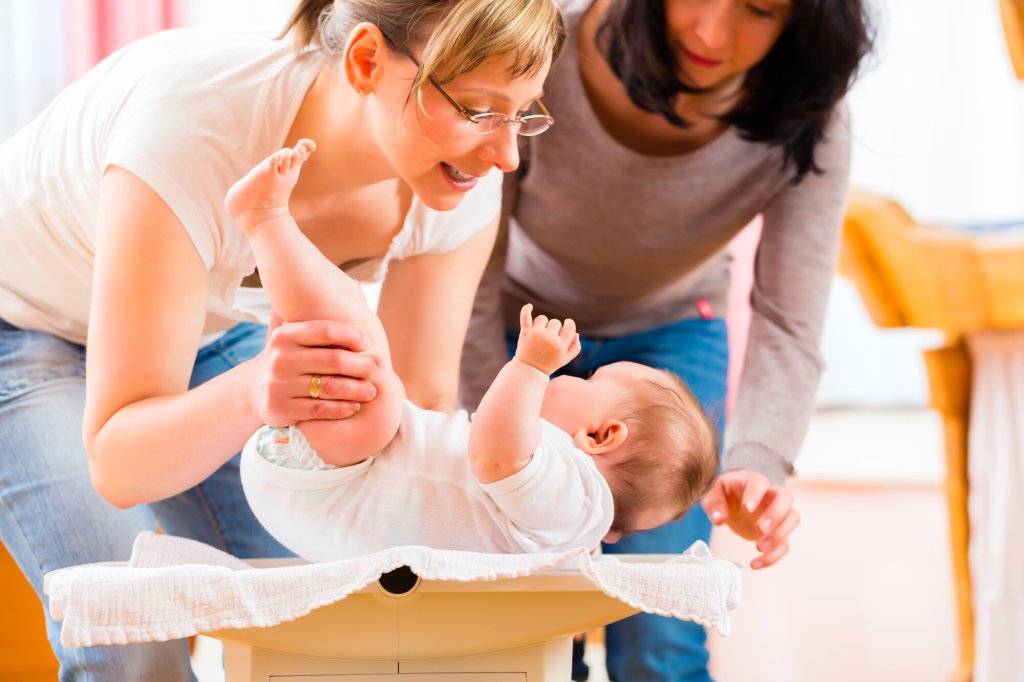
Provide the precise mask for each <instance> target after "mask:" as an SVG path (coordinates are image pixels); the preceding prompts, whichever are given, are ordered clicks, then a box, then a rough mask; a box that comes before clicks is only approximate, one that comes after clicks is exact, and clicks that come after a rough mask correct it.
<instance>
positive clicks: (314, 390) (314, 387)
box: [309, 374, 320, 398]
mask: <svg viewBox="0 0 1024 682" xmlns="http://www.w3.org/2000/svg"><path fill="white" fill-rule="evenodd" d="M309 397H310V398H319V397H320V375H319V374H314V375H313V378H312V379H310V381H309Z"/></svg>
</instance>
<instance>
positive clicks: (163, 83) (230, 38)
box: [97, 28, 297, 96]
mask: <svg viewBox="0 0 1024 682" xmlns="http://www.w3.org/2000/svg"><path fill="white" fill-rule="evenodd" d="M296 58H297V53H296V52H295V49H294V48H293V46H292V45H291V44H290V43H288V42H285V41H281V40H275V39H274V37H273V36H272V35H271V34H270V33H269V32H267V31H255V30H246V31H226V30H223V29H218V28H183V29H171V30H168V31H161V32H159V33H154V34H153V35H150V36H147V37H146V38H143V39H141V40H138V41H136V42H134V43H131V44H130V45H128V46H126V47H124V48H122V49H121V50H119V51H118V52H115V53H114V54H113V55H111V56H110V57H109V58H108V59H107V60H105V61H104V62H103V63H101V64H100V65H99V66H98V67H97V71H99V72H100V73H101V74H102V76H103V78H104V79H105V80H112V81H114V82H115V83H120V84H122V85H124V84H130V85H132V86H133V87H134V88H136V89H138V90H140V91H141V92H142V93H145V94H147V95H149V96H155V95H158V94H174V93H181V92H204V93H206V94H207V95H209V94H216V93H217V92H221V91H223V90H224V89H232V88H238V87H244V86H245V85H246V84H249V83H252V82H254V81H255V80H259V79H261V78H265V77H267V75H269V74H273V73H276V72H279V71H281V70H282V69H284V68H286V67H287V66H288V64H290V63H293V62H295V61H296Z"/></svg>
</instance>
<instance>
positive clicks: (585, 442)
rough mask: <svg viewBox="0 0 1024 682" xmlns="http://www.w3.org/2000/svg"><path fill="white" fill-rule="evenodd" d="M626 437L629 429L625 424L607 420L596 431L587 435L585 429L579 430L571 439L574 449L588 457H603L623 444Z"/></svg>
mask: <svg viewBox="0 0 1024 682" xmlns="http://www.w3.org/2000/svg"><path fill="white" fill-rule="evenodd" d="M628 435H629V429H628V428H627V427H626V424H625V422H622V421H620V420H618V419H609V420H608V421H606V422H605V423H603V424H601V426H599V427H598V428H597V430H596V431H593V432H590V433H588V432H587V430H586V429H580V430H579V431H577V432H576V434H575V435H574V436H573V438H572V439H573V442H575V443H576V447H578V448H579V449H580V450H582V451H583V452H586V453H587V454H589V455H603V454H605V453H606V452H611V451H612V450H614V449H615V448H617V447H619V446H620V445H622V444H623V443H625V442H626V437H627V436H628Z"/></svg>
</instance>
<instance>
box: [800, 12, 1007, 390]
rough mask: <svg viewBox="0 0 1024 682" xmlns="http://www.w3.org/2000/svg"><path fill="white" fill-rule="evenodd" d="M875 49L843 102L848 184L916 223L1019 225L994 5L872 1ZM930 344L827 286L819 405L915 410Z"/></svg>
mask: <svg viewBox="0 0 1024 682" xmlns="http://www.w3.org/2000/svg"><path fill="white" fill-rule="evenodd" d="M874 7H875V9H876V12H875V13H876V17H877V19H876V23H877V25H878V29H879V31H878V40H877V43H876V50H875V53H874V55H873V57H872V58H871V60H870V63H869V65H868V67H867V69H866V71H865V73H864V74H863V76H862V78H861V79H860V80H859V81H858V82H857V84H856V85H855V86H854V88H853V90H852V92H851V93H850V96H849V104H850V109H851V114H852V117H853V134H854V146H853V169H852V184H853V185H854V186H857V187H860V188H863V189H867V190H871V191H873V192H877V193H880V194H884V195H886V196H889V197H892V198H894V199H896V200H897V201H899V202H900V203H901V204H903V206H904V207H905V208H906V209H907V210H908V211H909V212H910V213H911V215H913V216H914V217H915V218H916V219H918V220H919V221H921V222H932V223H943V224H972V223H983V222H1001V221H1009V220H1024V191H1022V190H1024V83H1020V82H1018V81H1016V80H1015V78H1014V76H1013V72H1012V67H1011V65H1010V61H1009V56H1008V53H1007V51H1006V46H1005V43H1004V39H1003V34H1002V26H1001V24H1000V20H999V12H998V7H997V5H996V0H884V1H881V2H879V1H877V0H876V1H875V2H874ZM938 338H941V337H937V336H936V334H934V333H933V334H927V333H920V332H915V331H909V330H889V331H882V330H877V329H875V328H874V327H873V326H872V325H871V323H870V319H869V318H868V316H867V313H866V312H865V311H864V309H863V306H862V305H861V303H860V300H859V298H858V296H857V295H856V293H855V291H854V290H853V288H852V286H851V285H850V284H849V283H848V282H845V281H843V280H837V283H836V286H835V287H834V288H833V293H832V300H831V302H830V306H829V311H828V319H827V323H826V329H825V334H824V338H823V353H824V356H825V360H826V363H827V365H828V369H827V370H826V372H825V374H824V375H823V377H822V384H821V390H820V392H819V396H818V399H819V404H821V405H825V406H839V405H915V404H918V405H919V404H924V402H925V400H926V398H927V387H926V382H925V377H924V369H923V363H922V361H921V358H920V349H921V348H924V347H933V346H935V345H936V343H937V339H938Z"/></svg>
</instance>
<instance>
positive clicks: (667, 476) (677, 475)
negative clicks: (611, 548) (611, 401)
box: [608, 371, 719, 533]
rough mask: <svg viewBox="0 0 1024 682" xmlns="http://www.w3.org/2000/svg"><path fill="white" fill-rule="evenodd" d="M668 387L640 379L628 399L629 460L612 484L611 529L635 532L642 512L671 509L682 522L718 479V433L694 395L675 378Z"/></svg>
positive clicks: (615, 472)
mask: <svg viewBox="0 0 1024 682" xmlns="http://www.w3.org/2000/svg"><path fill="white" fill-rule="evenodd" d="M664 377H665V380H666V383H664V384H663V383H660V382H657V381H642V382H640V383H639V385H638V386H637V388H636V390H635V392H634V394H633V396H632V397H631V398H630V399H629V400H628V401H627V403H626V405H625V406H624V407H625V414H626V415H627V416H626V417H625V418H624V421H626V422H627V425H628V428H629V437H628V439H627V441H626V443H625V444H624V445H623V447H625V448H628V454H629V456H628V457H626V458H624V459H623V460H622V461H621V462H619V463H618V464H617V465H616V466H615V467H614V468H613V470H612V471H613V475H612V476H611V477H610V478H609V480H608V485H609V486H610V487H611V489H612V496H613V498H614V500H615V519H614V520H613V521H612V529H613V530H617V531H620V532H622V533H630V532H633V531H635V530H636V527H635V525H636V524H635V521H634V519H635V517H636V516H637V515H638V514H639V513H640V512H641V511H643V510H645V509H650V508H654V507H668V508H673V509H675V511H676V516H675V518H679V517H680V516H682V515H683V514H685V513H686V511H687V510H688V509H689V508H690V507H692V506H693V505H694V503H696V502H697V500H699V499H700V498H701V497H703V496H704V493H706V492H707V491H708V490H710V489H711V486H712V485H713V484H714V482H715V478H716V477H717V476H718V467H719V459H718V433H717V429H715V427H714V426H713V425H712V423H711V421H710V420H709V419H708V417H707V415H706V414H704V410H703V409H702V408H701V406H700V403H699V402H697V399H696V398H695V397H694V396H693V393H691V392H690V390H689V389H688V388H687V387H686V384H684V383H683V382H682V380H680V379H679V377H677V376H676V375H674V374H672V373H671V372H667V371H665V372H664Z"/></svg>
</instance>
